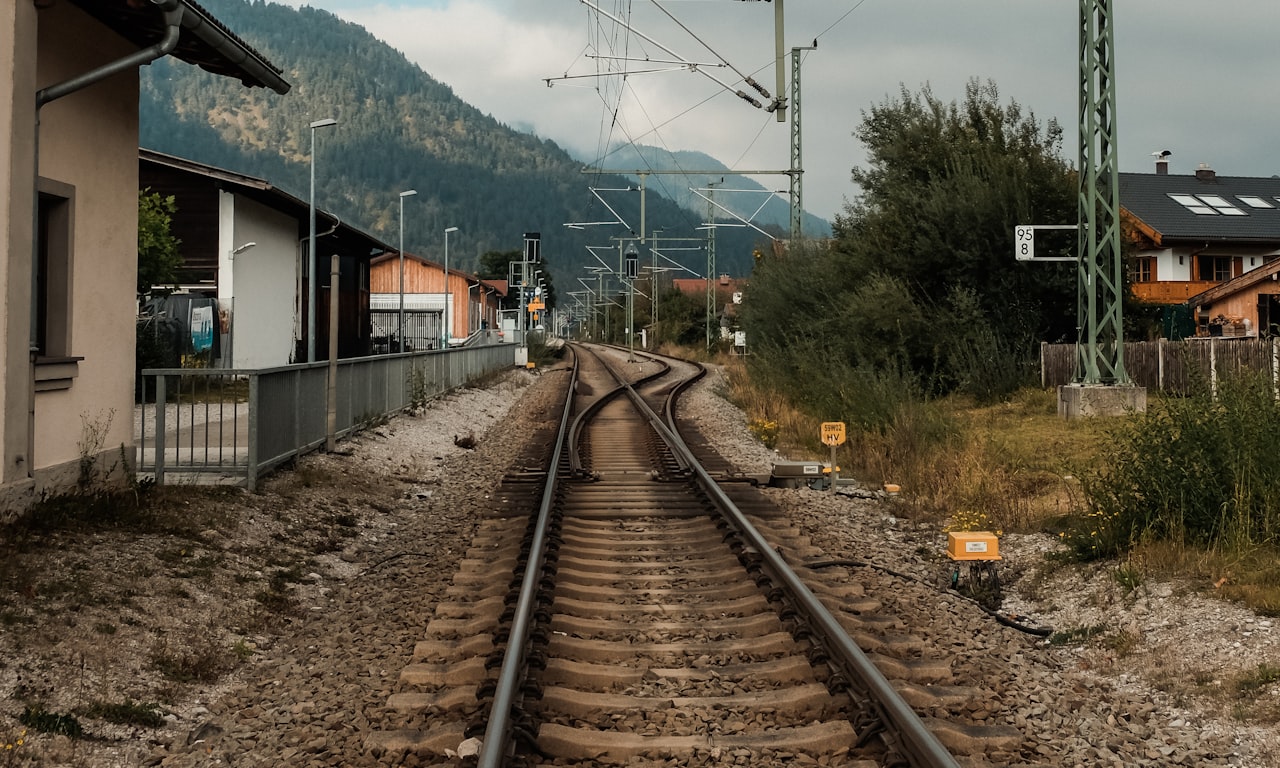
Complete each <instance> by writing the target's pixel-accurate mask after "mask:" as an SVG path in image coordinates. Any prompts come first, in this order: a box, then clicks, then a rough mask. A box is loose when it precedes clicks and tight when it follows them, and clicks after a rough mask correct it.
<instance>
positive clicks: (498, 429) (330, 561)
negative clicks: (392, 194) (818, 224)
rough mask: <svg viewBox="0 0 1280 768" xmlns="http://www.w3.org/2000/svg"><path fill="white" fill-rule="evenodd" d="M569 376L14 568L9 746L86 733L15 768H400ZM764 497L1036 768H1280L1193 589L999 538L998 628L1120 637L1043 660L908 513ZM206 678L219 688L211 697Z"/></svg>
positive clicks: (725, 438)
mask: <svg viewBox="0 0 1280 768" xmlns="http://www.w3.org/2000/svg"><path fill="white" fill-rule="evenodd" d="M564 375H565V373H564V371H563V369H555V368H552V369H547V370H546V371H545V372H542V373H540V374H534V373H529V372H525V371H513V372H512V373H510V374H509V375H508V376H506V377H504V378H503V379H502V380H501V381H499V382H497V383H495V384H493V385H492V386H489V387H487V388H485V389H464V390H461V391H459V392H455V393H452V394H450V395H448V396H446V397H444V398H441V399H439V400H437V401H435V402H433V403H431V404H430V406H429V407H428V408H426V409H425V410H424V411H422V412H421V413H419V414H415V415H403V416H400V417H397V418H395V419H393V420H392V421H390V422H389V423H387V424H384V425H382V426H379V427H377V428H374V429H371V430H368V431H366V432H364V433H362V434H361V435H359V436H357V437H355V438H353V439H351V440H349V441H345V442H344V443H342V444H341V446H340V451H339V452H337V453H335V454H329V455H315V456H310V457H307V458H305V459H303V460H302V461H300V462H299V464H298V466H297V467H296V468H294V469H292V470H289V471H282V472H279V473H277V474H276V475H274V476H273V477H271V478H270V479H268V480H267V481H266V482H265V483H264V484H263V486H264V487H263V489H262V490H261V492H260V493H257V494H248V493H245V492H243V491H238V490H222V491H218V492H212V493H211V492H206V491H203V490H191V491H189V492H187V493H183V491H184V489H167V490H165V491H164V498H165V500H166V503H168V504H172V505H177V506H179V507H180V508H182V509H183V510H184V514H185V515H186V519H188V520H191V521H198V524H193V526H192V527H193V528H194V530H192V531H186V532H180V533H173V532H162V531H161V532H148V533H144V534H139V533H136V532H128V531H120V530H113V529H111V528H101V529H95V530H78V531H62V532H59V533H55V534H50V535H48V536H45V537H37V538H31V539H29V540H25V541H24V542H22V543H21V544H22V546H21V547H19V546H17V545H16V543H14V542H8V543H6V545H5V546H6V550H5V551H4V553H3V556H5V557H6V558H9V564H8V566H7V567H6V568H5V569H0V576H3V577H4V579H5V580H4V581H3V582H0V589H2V590H3V591H2V592H0V594H2V595H3V598H4V600H3V604H2V606H3V607H2V610H0V619H2V620H0V658H2V659H3V665H2V666H0V742H3V743H12V742H13V741H14V738H15V737H16V736H17V735H18V734H19V733H21V732H22V731H23V729H24V726H23V725H22V724H21V723H20V722H19V718H20V716H22V714H23V712H24V710H25V709H27V708H29V707H33V706H38V707H40V708H42V709H43V710H44V711H47V712H51V713H68V714H74V716H75V717H76V719H77V721H78V722H79V723H80V724H81V725H82V726H83V728H84V730H85V732H86V733H87V734H88V735H89V736H90V737H91V738H81V739H72V738H69V737H67V736H65V735H53V734H48V733H38V732H35V731H34V729H32V728H30V727H27V728H26V731H27V733H26V736H25V738H24V743H23V744H22V746H21V747H18V748H16V749H15V750H12V751H10V753H9V754H10V755H12V757H10V758H6V757H3V756H0V764H3V765H8V764H9V763H5V762H3V761H4V760H5V759H9V760H10V762H11V763H12V764H13V765H49V766H54V765H74V766H86V767H88V768H105V767H106V766H135V765H145V764H152V765H165V766H207V765H236V766H268V765H270V766H280V765H299V766H301V765H307V766H311V765H316V766H323V765H329V766H361V765H380V764H387V763H385V762H379V760H378V759H377V758H375V757H374V756H372V755H370V754H367V753H366V752H365V751H364V749H363V744H364V739H365V738H366V737H367V735H368V734H369V732H370V731H371V730H392V729H396V728H401V727H405V726H406V725H408V723H406V722H404V719H403V718H404V716H402V715H399V714H397V713H396V712H394V711H391V710H389V709H388V708H387V699H388V697H389V696H390V695H391V694H392V693H394V692H395V690H396V679H397V676H398V674H399V671H400V669H401V668H402V667H404V666H405V664H407V663H408V662H409V660H410V656H411V654H412V651H413V645H414V643H415V642H416V641H417V640H418V639H420V638H421V636H422V635H423V633H424V629H425V626H426V623H427V621H428V620H429V619H430V617H431V609H432V606H433V605H434V604H435V603H436V602H437V601H438V600H440V599H441V597H442V596H443V593H444V590H445V589H446V588H447V587H448V585H449V580H450V578H451V576H452V574H453V573H454V571H455V570H456V569H457V566H458V563H459V561H460V559H461V557H462V555H463V553H464V552H465V551H466V549H467V546H468V545H469V543H470V541H471V538H472V536H473V535H474V533H475V531H476V529H477V525H478V521H479V518H480V516H481V514H482V512H483V511H484V510H485V509H486V504H487V503H488V496H489V494H490V493H491V492H492V490H493V488H494V487H495V486H496V485H497V483H498V481H499V479H500V478H501V476H502V474H503V472H504V471H506V470H507V469H508V468H510V467H511V466H512V465H513V464H517V463H518V461H519V451H520V444H521V438H522V437H523V436H525V435H527V434H530V433H532V431H534V430H536V429H537V428H539V427H540V426H543V425H544V424H545V422H546V418H547V414H548V413H549V409H550V408H552V407H553V405H554V404H553V402H552V400H553V397H554V390H555V389H556V386H555V385H556V384H557V383H558V381H557V379H558V377H562V376H564ZM723 391H724V385H723V382H722V380H721V379H720V378H719V374H718V373H716V372H714V371H713V374H712V375H711V376H710V377H708V380H706V381H704V382H703V383H701V384H699V385H698V386H697V387H695V388H694V390H693V391H692V392H691V393H690V395H688V396H687V398H686V401H685V404H684V406H683V407H682V413H683V414H685V415H686V416H689V417H691V418H693V419H694V420H695V421H696V422H697V423H699V425H700V429H701V431H702V432H703V433H704V435H705V436H706V437H707V438H708V439H709V440H710V441H711V442H712V443H713V444H714V445H716V447H717V449H718V450H719V451H720V452H721V453H722V455H724V456H725V458H727V459H729V460H730V461H732V462H733V463H735V464H736V465H737V466H738V468H739V469H740V470H741V471H743V472H745V473H750V474H767V473H768V471H769V468H770V466H771V464H772V462H773V460H774V459H775V458H777V457H776V456H775V455H774V454H773V452H772V451H769V450H768V449H766V448H764V446H762V445H761V444H760V443H759V442H758V441H757V440H755V439H754V438H753V437H752V435H751V433H750V431H749V430H748V429H747V426H746V420H745V418H744V417H743V415H742V413H741V411H739V410H738V409H737V408H736V407H734V406H733V405H732V404H730V403H729V402H727V401H726V400H725V399H724V398H723V397H722V396H721V395H720V394H719V393H722V392H723ZM466 438H474V441H475V443H474V448H470V449H469V448H465V447H462V445H467V444H469V440H467V439H466ZM459 444H462V445H459ZM768 493H769V494H770V495H771V496H772V497H773V499H774V500H775V501H776V502H777V503H778V504H779V505H780V506H782V507H783V508H784V509H785V510H787V511H788V513H789V515H790V516H791V519H792V523H793V525H795V526H796V527H798V528H800V529H802V530H803V531H804V532H805V533H807V534H808V535H809V536H810V537H811V538H812V540H813V542H814V543H815V544H816V545H817V546H819V547H821V548H822V549H823V550H824V551H825V552H826V553H827V554H828V555H829V556H830V557H831V558H836V559H838V558H847V559H856V560H861V561H868V562H871V563H874V564H875V565H877V566H880V567H881V568H882V569H884V570H875V569H863V571H864V572H865V573H866V576H867V578H868V580H869V584H868V587H867V591H868V593H872V592H880V591H882V592H883V594H884V595H886V596H887V597H886V598H885V601H886V603H889V604H892V603H894V602H897V603H900V604H901V605H902V606H904V607H905V606H917V607H918V606H921V605H924V606H929V608H930V611H929V613H931V615H932V616H933V617H934V618H933V620H932V621H931V622H929V623H927V624H925V625H923V626H920V627H913V631H914V632H915V633H916V634H919V635H921V636H922V637H924V638H925V640H926V641H927V642H928V644H929V645H931V646H933V647H934V648H936V649H940V650H939V651H938V652H939V653H940V654H942V655H947V654H951V655H952V658H953V659H954V660H953V664H952V665H953V667H954V668H955V669H956V670H957V672H958V673H959V674H961V675H968V676H971V677H972V678H974V679H983V680H988V681H990V685H991V687H992V689H993V690H995V691H997V693H998V696H997V697H996V698H995V700H993V701H992V702H990V703H989V704H986V705H985V706H986V708H987V709H988V710H989V711H985V712H980V713H975V712H972V711H971V712H969V713H968V714H969V715H970V716H975V715H985V716H986V717H989V718H990V721H991V722H992V723H1003V724H1012V725H1015V726H1016V727H1018V728H1019V729H1020V730H1021V731H1022V732H1023V733H1024V734H1025V737H1026V743H1027V744H1028V745H1029V746H1028V747H1027V749H1026V751H1025V752H1024V753H1023V756H1022V762H1029V763H1032V764H1041V765H1062V766H1098V765H1115V766H1121V765H1151V766H1157V765H1183V766H1198V765H1231V766H1241V767H1242V768H1243V767H1244V766H1249V767H1251V768H1255V767H1263V766H1280V738H1278V737H1277V734H1276V733H1275V732H1274V728H1273V727H1272V723H1271V721H1266V722H1257V721H1255V722H1249V721H1243V722H1242V721H1240V720H1238V719H1233V717H1232V713H1233V711H1238V710H1237V709H1236V708H1235V707H1234V706H1233V703H1232V699H1231V696H1230V695H1228V694H1229V693H1230V692H1231V690H1233V689H1232V686H1231V681H1232V680H1234V679H1236V677H1238V675H1240V674H1243V673H1247V672H1249V671H1251V670H1254V669H1256V668H1257V667H1258V665H1259V664H1271V665H1274V666H1275V667H1278V668H1280V649H1278V648H1277V643H1276V637H1277V635H1276V634H1275V633H1276V630H1275V628H1274V626H1273V624H1272V622H1271V621H1270V620H1269V619H1266V618H1261V617H1257V616H1255V615H1253V614H1252V613H1250V612H1249V611H1247V610H1244V609H1241V608H1239V607H1238V606H1235V605H1232V604H1228V603H1225V602H1222V601H1219V600H1215V599H1213V598H1212V596H1206V595H1203V594H1200V593H1199V592H1196V591H1194V590H1191V589H1190V588H1189V587H1188V585H1185V584H1174V583H1147V584H1143V585H1141V586H1140V587H1139V588H1138V589H1136V590H1133V591H1129V592H1125V591H1124V590H1123V589H1122V588H1121V586H1120V585H1119V584H1117V581H1116V579H1115V578H1114V575H1113V571H1114V566H1112V567H1111V568H1108V567H1106V566H1103V567H1099V566H1097V565H1096V564H1095V565H1089V566H1082V567H1077V566H1062V565H1056V566H1050V565H1049V564H1047V563H1046V561H1045V560H1044V555H1045V553H1046V552H1049V551H1052V549H1053V548H1054V547H1055V546H1056V542H1055V541H1053V540H1052V538H1051V537H1048V536H1039V535H1014V534H1009V535H1006V536H1005V537H1004V538H1003V539H1002V541H1001V548H1002V554H1003V555H1004V556H1005V562H1004V563H1003V564H1002V566H1001V567H1002V569H1004V572H1005V574H1006V595H1007V599H1006V604H1005V609H1006V610H1009V611H1014V612H1017V613H1022V614H1027V615H1029V616H1032V617H1034V619H1036V620H1037V621H1039V622H1041V623H1043V624H1046V625H1051V626H1053V627H1055V628H1056V629H1058V630H1064V629H1081V630H1083V629H1085V628H1090V627H1093V628H1099V627H1101V628H1103V629H1100V630H1099V631H1098V632H1097V633H1096V634H1094V635H1093V636H1091V637H1088V636H1086V635H1087V634H1088V633H1085V632H1080V633H1079V635H1080V636H1079V637H1078V638H1076V639H1072V640H1071V641H1070V642H1067V643H1065V644H1061V645H1050V644H1048V643H1047V642H1046V641H1045V640H1044V639H1042V638H1037V637H1034V636H1031V635H1025V634H1022V633H1018V632H1016V631H1015V630H1011V629H1007V628H1004V627H1000V626H999V625H997V624H995V623H994V622H993V621H991V620H990V619H989V618H988V617H986V616H985V615H984V614H982V613H981V612H980V611H978V610H977V609H976V608H975V607H973V606H972V604H970V603H968V602H967V601H964V600H962V599H961V598H958V597H956V596H953V595H950V594H948V593H946V592H945V590H944V589H942V587H944V586H945V582H946V577H947V574H948V573H949V568H948V566H947V564H946V562H944V558H942V557H941V553H942V552H944V550H945V533H943V531H942V530H941V529H939V528H938V527H936V526H928V525H924V524H918V523H913V522H912V521H910V520H909V519H907V518H906V517H905V516H903V515H902V512H901V508H900V506H899V505H897V504H896V503H895V502H894V501H893V500H891V499H885V498H880V497H872V498H859V497H855V496H854V495H850V494H843V493H842V494H837V495H833V494H830V493H822V492H818V491H811V490H808V489H799V490H783V489H771V490H769V491H768ZM183 505H185V507H184V506H183ZM888 572H893V573H896V574H900V576H895V575H893V574H892V573H888ZM902 576H907V577H911V578H909V579H907V578H902ZM895 610H896V608H895ZM1120 640H1123V642H1120ZM165 662H168V663H165ZM175 662H184V663H182V664H176V665H175ZM202 664H203V665H204V666H205V667H212V668H213V670H212V672H215V673H216V674H211V676H210V679H207V680H204V679H200V675H199V674H198V673H199V672H200V671H201V668H202ZM182 670H186V671H187V672H189V673H191V674H189V675H187V676H186V677H187V678H191V679H184V676H183V675H181V674H177V672H179V671H182ZM1193 678H1194V679H1195V680H1199V681H1201V683H1202V684H1200V685H1193V684H1192V683H1191V682H1190V681H1191V680H1192V679H1193ZM1214 681H1217V685H1215V684H1214ZM1278 688H1280V685H1278V684H1277V683H1264V684H1263V685H1261V687H1260V688H1259V689H1258V690H1254V691H1251V692H1250V695H1251V696H1253V697H1255V698H1254V699H1253V700H1251V702H1250V703H1251V709H1250V711H1251V712H1258V711H1270V712H1272V713H1274V712H1276V711H1278V710H1280V707H1277V706H1274V705H1273V706H1270V707H1266V706H1259V700H1261V702H1262V703H1263V704H1265V703H1266V702H1267V701H1268V700H1269V701H1271V702H1280V689H1278ZM1215 694H1216V695H1215ZM126 701H128V702H135V703H139V704H150V703H155V704H156V707H155V710H154V711H156V712H159V713H161V715H162V717H163V718H164V725H163V726H161V727H158V728H156V727H150V726H144V725H139V724H123V725H122V724H112V723H110V722H107V721H105V720H103V719H101V718H99V717H97V716H95V715H93V714H91V708H90V705H91V704H93V703H95V702H97V703H103V702H107V703H113V702H126ZM3 743H0V746H3ZM1028 753H1030V754H1028ZM400 764H404V765H415V764H421V765H433V764H440V765H443V764H449V761H448V760H447V759H444V758H433V757H429V756H425V755H424V756H414V755H410V756H408V757H406V759H405V761H404V762H403V763H400ZM726 764H728V763H726Z"/></svg>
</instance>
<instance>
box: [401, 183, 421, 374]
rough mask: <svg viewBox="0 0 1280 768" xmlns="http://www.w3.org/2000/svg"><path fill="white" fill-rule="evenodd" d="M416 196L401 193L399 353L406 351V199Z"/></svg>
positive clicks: (413, 191) (414, 192) (411, 191)
mask: <svg viewBox="0 0 1280 768" xmlns="http://www.w3.org/2000/svg"><path fill="white" fill-rule="evenodd" d="M416 194H418V190H416V189H406V190H405V191H403V192H401V193H400V327H399V330H398V332H397V334H396V335H397V336H399V338H400V344H399V349H398V350H397V351H399V352H403V351H404V199H405V198H406V197H412V196H413V195H416Z"/></svg>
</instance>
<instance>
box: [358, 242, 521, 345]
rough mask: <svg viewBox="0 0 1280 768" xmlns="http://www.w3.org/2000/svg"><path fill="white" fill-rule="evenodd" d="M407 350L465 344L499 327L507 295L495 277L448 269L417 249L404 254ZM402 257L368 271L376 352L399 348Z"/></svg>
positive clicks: (389, 256)
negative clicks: (486, 277) (485, 278)
mask: <svg viewBox="0 0 1280 768" xmlns="http://www.w3.org/2000/svg"><path fill="white" fill-rule="evenodd" d="M403 266H404V299H403V301H404V303H403V308H404V318H405V321H404V327H405V334H404V337H405V345H404V351H414V350H421V349H438V348H440V347H442V346H445V343H444V342H445V336H446V333H447V335H448V346H459V345H461V344H465V343H466V341H467V339H469V338H471V337H472V336H473V335H474V334H475V333H476V332H477V331H480V330H482V329H496V328H497V327H498V311H499V310H500V309H501V303H502V298H503V296H504V295H505V291H504V290H503V286H502V285H499V284H498V283H497V282H495V281H486V280H481V279H480V278H478V277H476V276H475V275H472V274H469V273H466V272H462V271H460V270H456V269H453V268H450V269H449V273H448V282H447V283H446V275H445V269H444V266H443V265H442V264H437V263H435V262H433V261H429V260H427V259H425V258H423V257H421V256H417V255H414V254H412V253H407V252H406V253H405V255H404V265H403ZM400 269H401V261H400V255H399V253H397V252H390V253H385V254H383V255H381V256H378V257H377V258H375V259H373V261H372V264H371V267H370V273H369V289H370V292H371V299H370V307H371V316H372V325H373V331H372V333H373V337H374V351H375V352H383V351H385V352H397V351H400V347H399V328H400V309H401V293H400ZM446 313H447V320H448V321H447V322H446Z"/></svg>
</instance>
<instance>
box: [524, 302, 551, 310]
mask: <svg viewBox="0 0 1280 768" xmlns="http://www.w3.org/2000/svg"><path fill="white" fill-rule="evenodd" d="M546 306H547V305H546V304H543V303H542V299H534V300H533V301H531V302H529V306H528V307H526V308H527V309H528V310H529V311H530V312H537V311H538V310H540V309H542V308H544V307H546Z"/></svg>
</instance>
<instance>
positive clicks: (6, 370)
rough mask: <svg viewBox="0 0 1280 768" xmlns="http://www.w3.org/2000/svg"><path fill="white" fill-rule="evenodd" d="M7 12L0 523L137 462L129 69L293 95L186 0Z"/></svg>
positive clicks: (28, 6)
mask: <svg viewBox="0 0 1280 768" xmlns="http://www.w3.org/2000/svg"><path fill="white" fill-rule="evenodd" d="M2 7H3V10H0V51H5V52H6V53H5V55H4V56H0V143H2V144H3V146H4V147H6V148H7V154H6V156H5V160H4V161H0V242H2V243H3V247H4V249H5V259H4V262H3V266H2V267H0V293H2V294H3V295H4V296H5V312H4V314H3V323H0V328H3V331H2V332H0V519H4V518H7V517H10V516H13V515H15V514H20V513H22V512H23V511H25V510H26V509H28V508H29V507H30V506H31V504H32V503H34V501H35V500H37V499H39V498H40V497H41V496H42V495H45V494H55V493H59V492H62V491H66V490H70V489H74V488H76V487H77V484H82V483H84V482H85V481H86V480H88V479H100V478H104V477H109V478H116V479H118V478H121V477H123V475H124V472H126V471H128V470H130V469H131V466H130V465H131V464H132V462H133V457H134V455H135V449H134V431H133V430H134V427H133V420H132V418H130V415H131V414H132V412H133V392H134V380H133V379H134V348H135V334H134V320H135V317H136V304H135V293H136V279H137V253H138V251H137V248H138V242H137V241H138V229H137V225H138V92H139V89H138V67H139V66H141V65H143V64H146V63H148V62H150V61H154V60H155V59H157V58H160V57H162V56H167V55H168V56H176V57H178V58H180V59H182V60H183V61H186V62H189V63H192V64H195V65H197V66H200V67H202V68H204V69H206V70H208V71H210V72H212V73H214V74H217V75H222V76H227V77H234V78H236V79H237V80H239V81H240V82H242V83H244V84H245V86H246V87H261V88H270V89H271V90H273V91H276V92H277V93H282V94H283V93H285V92H287V91H288V90H289V84H288V83H287V82H286V81H285V80H284V78H283V77H282V76H281V73H280V70H279V69H277V68H275V67H274V66H272V65H271V64H270V63H269V62H268V61H267V60H266V59H265V58H264V57H263V56H262V55H261V54H260V53H258V52H257V51H255V50H254V49H253V48H251V47H250V46H248V45H247V44H246V43H245V42H244V41H243V40H241V39H239V38H238V37H236V36H235V35H234V34H233V33H232V32H231V31H230V30H228V29H227V28H226V27H225V26H224V25H222V24H221V23H219V22H218V21H217V19H215V18H214V17H213V16H212V15H211V14H210V13H209V12H208V11H206V10H204V9H203V8H201V7H200V6H199V5H198V4H197V3H196V2H194V0H148V1H146V2H142V1H140V0H59V1H58V2H29V1H27V0H22V1H20V2H7V3H4V4H3V5H2ZM86 475H92V476H93V477H92V478H87V477H86Z"/></svg>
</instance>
